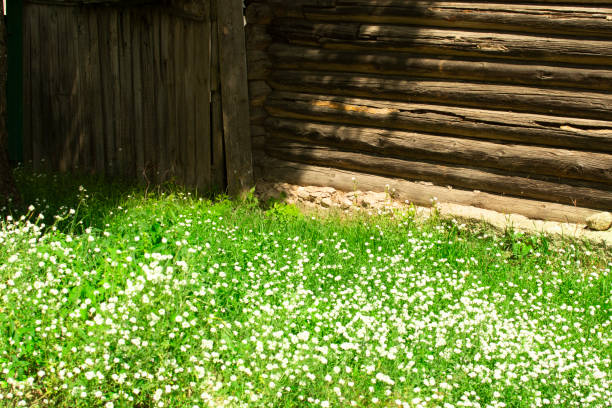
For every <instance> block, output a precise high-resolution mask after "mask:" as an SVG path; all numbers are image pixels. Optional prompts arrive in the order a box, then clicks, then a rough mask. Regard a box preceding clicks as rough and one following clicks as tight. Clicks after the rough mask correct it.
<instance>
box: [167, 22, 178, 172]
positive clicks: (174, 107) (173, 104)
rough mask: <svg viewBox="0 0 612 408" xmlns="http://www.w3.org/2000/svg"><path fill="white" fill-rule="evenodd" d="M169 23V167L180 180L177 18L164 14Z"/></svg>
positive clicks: (169, 170)
mask: <svg viewBox="0 0 612 408" xmlns="http://www.w3.org/2000/svg"><path fill="white" fill-rule="evenodd" d="M164 19H165V20H166V21H167V24H168V38H167V41H168V76H169V78H168V127H169V128H170V129H171V132H172V135H171V136H169V137H168V156H169V160H170V161H169V163H168V165H169V168H168V178H169V179H170V180H172V181H176V182H180V180H181V177H182V175H181V174H180V143H179V133H178V120H179V118H178V104H177V101H178V98H177V87H178V84H177V82H178V81H177V75H178V73H179V72H180V71H178V70H177V68H176V52H177V51H176V46H175V44H176V39H175V37H176V35H177V34H176V28H175V27H176V24H177V22H176V20H177V19H176V18H175V17H173V16H168V15H164Z"/></svg>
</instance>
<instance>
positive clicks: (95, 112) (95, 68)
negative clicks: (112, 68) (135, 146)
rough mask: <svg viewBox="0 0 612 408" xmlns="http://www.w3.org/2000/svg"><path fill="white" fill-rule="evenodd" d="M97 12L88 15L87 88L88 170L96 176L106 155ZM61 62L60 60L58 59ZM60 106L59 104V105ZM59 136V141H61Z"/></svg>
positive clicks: (101, 170)
mask: <svg viewBox="0 0 612 408" xmlns="http://www.w3.org/2000/svg"><path fill="white" fill-rule="evenodd" d="M96 14H97V10H95V11H94V12H91V13H89V15H88V18H89V30H88V31H89V44H90V57H89V62H90V65H89V67H88V80H89V81H88V82H89V83H90V85H89V86H88V88H89V90H90V92H91V99H90V101H91V110H90V115H91V116H90V117H89V123H90V124H91V133H90V135H91V136H90V137H91V138H92V139H93V140H92V144H93V153H94V154H93V156H94V163H91V165H90V170H92V171H93V170H95V172H96V173H97V174H104V169H105V167H106V155H105V149H104V123H103V120H104V110H103V100H102V98H101V95H102V88H103V84H102V77H101V70H102V69H103V68H102V58H101V57H100V40H99V38H98V17H97V15H96ZM58 60H60V61H61V59H59V58H58ZM60 104H61V103H60ZM63 137H64V136H63V135H60V139H63Z"/></svg>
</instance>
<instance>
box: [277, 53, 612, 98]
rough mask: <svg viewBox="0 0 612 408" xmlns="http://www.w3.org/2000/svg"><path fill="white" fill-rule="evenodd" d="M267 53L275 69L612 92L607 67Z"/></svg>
mask: <svg viewBox="0 0 612 408" xmlns="http://www.w3.org/2000/svg"><path fill="white" fill-rule="evenodd" d="M268 53H269V55H270V58H271V60H272V61H273V63H274V67H275V68H280V69H302V70H313V71H340V72H347V71H350V72H357V73H364V74H384V75H404V76H418V77H430V78H445V79H460V80H475V81H487V82H499V83H508V84H515V85H536V86H557V87H570V88H582V89H592V90H605V91H612V70H607V69H592V68H569V67H558V66H551V65H542V64H528V63H525V62H523V63H509V62H499V61H498V62H496V61H482V60H479V61H469V60H460V59H438V58H432V57H431V56H414V55H413V54H406V53H399V52H380V51H377V50H371V51H369V52H366V53H363V52H351V51H341V50H327V49H321V48H315V47H299V46H292V45H287V44H272V45H271V46H270V47H269V48H268Z"/></svg>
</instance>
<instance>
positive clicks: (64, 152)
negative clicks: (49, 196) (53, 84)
mask: <svg viewBox="0 0 612 408" xmlns="http://www.w3.org/2000/svg"><path fill="white" fill-rule="evenodd" d="M56 12H57V13H58V16H57V26H56V29H57V39H56V40H55V42H53V44H56V47H57V50H56V51H57V54H56V59H57V60H58V61H61V64H60V66H59V67H57V69H58V72H57V75H58V77H57V84H58V87H57V94H56V99H57V109H58V116H59V122H58V123H57V124H56V125H55V126H56V127H57V130H58V135H59V138H60V139H59V141H58V142H59V145H60V146H61V147H60V152H61V154H60V155H59V156H58V157H57V158H56V160H57V161H56V165H55V166H54V169H55V170H59V171H61V172H66V171H68V170H69V167H68V166H66V162H67V161H68V160H69V158H70V156H71V154H72V149H71V147H70V139H69V138H68V131H69V126H68V124H69V121H70V117H71V115H72V112H71V111H70V100H69V97H70V88H71V75H70V70H71V67H70V66H65V65H64V64H66V63H67V60H68V57H67V55H68V48H69V47H71V46H72V43H71V40H72V38H71V35H70V34H69V30H70V28H69V25H68V21H69V20H68V18H67V14H68V13H69V12H70V10H66V9H64V8H61V9H58V10H56ZM70 24H72V21H70ZM73 75H74V74H73Z"/></svg>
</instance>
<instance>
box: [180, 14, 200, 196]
mask: <svg viewBox="0 0 612 408" xmlns="http://www.w3.org/2000/svg"><path fill="white" fill-rule="evenodd" d="M183 29H184V30H185V31H184V32H185V34H184V36H183V38H184V42H183V45H182V48H183V53H182V56H183V59H182V61H183V62H182V65H183V74H184V79H183V87H184V89H185V101H186V106H185V108H184V114H185V116H184V125H185V127H184V131H185V138H184V141H185V145H184V149H185V173H186V174H185V184H186V185H188V186H190V187H194V186H195V185H196V160H197V157H196V152H197V151H196V138H195V109H194V105H195V92H196V89H195V67H194V64H193V62H192V61H193V54H194V53H195V47H196V46H200V45H201V44H200V42H199V41H201V40H198V42H197V43H195V42H194V39H195V35H194V32H193V26H192V24H190V23H189V22H187V21H183Z"/></svg>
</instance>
